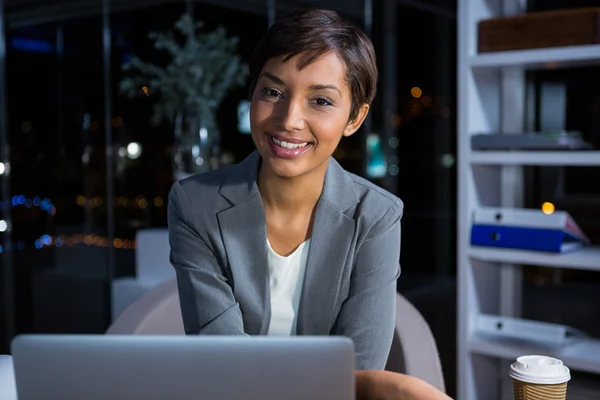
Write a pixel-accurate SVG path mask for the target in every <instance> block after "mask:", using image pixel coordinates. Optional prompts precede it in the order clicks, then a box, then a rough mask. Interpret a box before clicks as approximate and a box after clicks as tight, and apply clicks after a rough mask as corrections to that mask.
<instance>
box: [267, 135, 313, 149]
mask: <svg viewBox="0 0 600 400" xmlns="http://www.w3.org/2000/svg"><path fill="white" fill-rule="evenodd" d="M271 140H272V141H273V143H275V144H276V145H277V146H279V147H284V148H286V149H300V148H302V147H304V146H307V145H308V142H304V143H290V142H284V141H283V140H279V139H275V138H274V137H273V136H271Z"/></svg>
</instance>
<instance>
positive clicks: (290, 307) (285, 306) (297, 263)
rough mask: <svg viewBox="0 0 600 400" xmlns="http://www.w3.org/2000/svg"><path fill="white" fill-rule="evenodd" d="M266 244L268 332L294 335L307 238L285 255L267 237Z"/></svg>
mask: <svg viewBox="0 0 600 400" xmlns="http://www.w3.org/2000/svg"><path fill="white" fill-rule="evenodd" d="M267 246H268V248H269V249H268V256H269V257H268V258H269V283H270V288H271V322H270V324H269V331H268V334H269V335H286V336H290V335H295V334H296V326H297V321H298V305H299V304H300V295H301V293H302V284H303V282H304V272H305V271H306V260H307V259H308V249H309V247H310V239H309V240H306V241H305V242H303V243H302V244H301V245H300V246H298V248H297V249H296V250H294V252H293V253H292V254H290V255H289V256H287V257H283V256H280V255H279V254H277V253H276V252H275V250H273V248H272V247H271V243H269V240H268V239H267Z"/></svg>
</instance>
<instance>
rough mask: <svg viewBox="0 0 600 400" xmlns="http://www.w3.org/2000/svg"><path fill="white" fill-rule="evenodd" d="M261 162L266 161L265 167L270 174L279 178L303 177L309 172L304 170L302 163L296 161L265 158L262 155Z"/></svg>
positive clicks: (306, 169)
mask: <svg viewBox="0 0 600 400" xmlns="http://www.w3.org/2000/svg"><path fill="white" fill-rule="evenodd" d="M263 161H266V165H265V167H267V168H269V170H271V172H272V173H273V174H274V175H276V176H278V177H280V178H286V179H291V178H296V177H298V176H302V175H305V174H306V173H307V172H309V171H310V168H306V166H304V165H303V164H304V163H303V162H299V161H298V160H285V159H281V158H278V157H272V156H267V157H266V158H265V156H264V155H263Z"/></svg>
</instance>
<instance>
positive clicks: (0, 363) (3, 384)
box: [0, 355, 17, 400]
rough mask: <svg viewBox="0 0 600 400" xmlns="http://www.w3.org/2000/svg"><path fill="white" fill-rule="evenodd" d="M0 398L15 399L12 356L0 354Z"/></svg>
mask: <svg viewBox="0 0 600 400" xmlns="http://www.w3.org/2000/svg"><path fill="white" fill-rule="evenodd" d="M0 399H2V400H17V387H16V384H15V373H14V369H13V363H12V357H11V356H2V355H0Z"/></svg>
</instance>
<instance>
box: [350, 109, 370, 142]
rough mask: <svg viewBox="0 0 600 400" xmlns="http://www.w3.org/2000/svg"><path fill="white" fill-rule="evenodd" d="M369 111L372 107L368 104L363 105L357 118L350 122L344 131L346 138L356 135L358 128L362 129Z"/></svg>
mask: <svg viewBox="0 0 600 400" xmlns="http://www.w3.org/2000/svg"><path fill="white" fill-rule="evenodd" d="M369 109H370V107H369V105H368V104H363V105H362V107H360V109H359V110H358V114H357V115H356V118H354V119H353V120H351V121H348V124H347V125H346V129H344V136H346V137H348V136H352V134H354V132H356V131H357V130H358V128H360V126H361V125H362V123H363V121H364V120H365V118H366V117H367V114H369Z"/></svg>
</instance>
